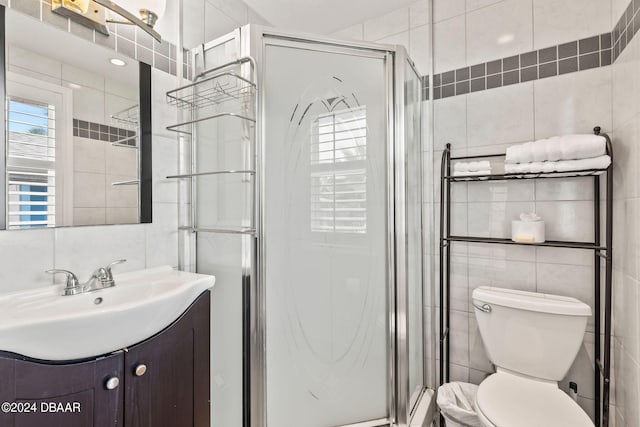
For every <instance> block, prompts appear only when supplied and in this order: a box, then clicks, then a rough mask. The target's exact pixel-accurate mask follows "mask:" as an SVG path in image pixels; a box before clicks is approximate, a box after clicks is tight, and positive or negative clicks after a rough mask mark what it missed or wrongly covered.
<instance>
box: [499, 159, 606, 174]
mask: <svg viewBox="0 0 640 427" xmlns="http://www.w3.org/2000/svg"><path fill="white" fill-rule="evenodd" d="M610 164H611V157H609V156H607V155H604V156H598V157H592V158H589V159H579V160H559V161H556V162H529V163H516V164H513V163H506V164H505V165H504V170H505V173H548V172H571V171H580V170H590V169H606V168H608V167H609V165H610Z"/></svg>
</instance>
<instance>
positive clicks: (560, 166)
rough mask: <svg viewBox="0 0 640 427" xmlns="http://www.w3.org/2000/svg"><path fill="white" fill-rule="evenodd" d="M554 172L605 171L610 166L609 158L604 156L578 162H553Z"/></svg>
mask: <svg viewBox="0 0 640 427" xmlns="http://www.w3.org/2000/svg"><path fill="white" fill-rule="evenodd" d="M555 163H557V165H556V166H555V170H556V172H569V171H579V170H589V169H606V168H608V167H609V165H610V164H611V157H609V156H607V155H604V156H598V157H592V158H590V159H579V160H561V161H559V162H555Z"/></svg>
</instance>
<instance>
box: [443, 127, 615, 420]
mask: <svg viewBox="0 0 640 427" xmlns="http://www.w3.org/2000/svg"><path fill="white" fill-rule="evenodd" d="M593 131H594V133H595V134H596V135H602V136H603V137H604V138H605V139H606V150H607V154H608V155H609V156H610V157H611V164H610V165H609V167H607V168H606V169H586V170H580V171H571V172H552V173H505V174H488V175H474V176H464V177H462V176H454V175H452V174H451V161H465V160H471V159H487V158H496V157H504V156H505V154H489V155H477V156H464V157H451V144H447V145H446V148H445V150H444V152H443V153H442V163H441V169H440V283H439V284H440V331H439V332H440V333H439V338H440V385H442V384H444V383H445V382H449V367H450V363H449V360H450V358H449V356H450V342H449V341H450V340H449V334H450V329H449V325H450V322H449V321H450V310H449V307H450V299H451V298H450V277H451V244H452V243H453V242H470V243H494V244H503V245H528V246H550V247H556V248H573V249H586V250H592V251H594V278H593V279H594V310H593V311H594V313H593V318H594V335H595V344H594V347H595V351H594V354H595V361H594V387H595V403H594V405H595V408H594V414H595V420H594V421H595V425H597V426H602V427H608V426H609V400H610V386H611V375H610V374H611V280H612V239H613V174H612V172H613V149H612V145H611V139H610V138H609V136H608V135H607V134H605V133H601V132H600V127H595V128H594V129H593ZM569 177H585V178H589V177H591V178H593V217H594V224H593V226H594V239H593V241H592V242H572V241H553V240H552V241H549V240H547V241H546V242H544V243H517V242H513V241H511V240H510V239H502V238H490V237H473V236H454V235H452V234H451V184H452V183H455V182H478V181H479V182H484V181H505V180H513V179H544V178H546V179H551V178H556V179H558V178H569ZM601 177H605V178H606V203H605V230H604V231H605V235H604V245H603V244H602V242H601V215H600V213H601V212H600V211H601V207H600V179H601ZM601 259H604V261H605V262H604V268H605V272H604V273H605V274H604V289H603V283H602V278H601V261H600V260H601ZM603 291H604V319H601V317H602V314H601V310H602V301H601V298H602V293H603ZM603 328H604V330H603ZM601 333H602V335H603V336H604V342H601V338H600V334H601ZM443 355H444V357H443Z"/></svg>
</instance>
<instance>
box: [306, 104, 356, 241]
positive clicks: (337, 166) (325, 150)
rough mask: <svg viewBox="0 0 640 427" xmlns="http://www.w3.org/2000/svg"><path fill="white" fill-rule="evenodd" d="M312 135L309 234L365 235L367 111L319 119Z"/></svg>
mask: <svg viewBox="0 0 640 427" xmlns="http://www.w3.org/2000/svg"><path fill="white" fill-rule="evenodd" d="M311 134H312V138H311V231H313V232H327V233H356V234H364V233H366V232H367V169H366V159H367V111H366V107H364V106H363V107H357V108H351V109H346V110H340V111H335V112H331V113H327V114H323V115H320V116H318V117H317V119H316V120H315V122H314V124H313V131H312V133H311Z"/></svg>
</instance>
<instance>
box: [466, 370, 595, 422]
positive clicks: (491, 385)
mask: <svg viewBox="0 0 640 427" xmlns="http://www.w3.org/2000/svg"><path fill="white" fill-rule="evenodd" d="M476 409H477V411H478V416H479V418H480V419H481V420H482V421H483V424H485V426H486V427H491V426H495V427H540V426H545V427H593V422H592V421H591V419H590V418H589V416H588V415H587V413H586V412H584V410H583V409H582V408H580V406H579V405H578V404H577V403H576V402H575V401H573V400H572V399H571V398H570V397H569V396H568V395H567V394H566V393H564V392H563V391H562V390H560V389H559V388H558V386H557V384H556V383H553V382H545V381H541V380H535V379H529V378H524V377H521V376H518V375H515V374H510V373H508V372H498V373H496V374H493V375H491V376H489V377H488V378H487V379H486V380H484V381H483V382H482V383H481V384H480V386H479V387H478V393H477V395H476ZM487 422H488V424H487Z"/></svg>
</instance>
